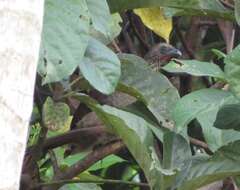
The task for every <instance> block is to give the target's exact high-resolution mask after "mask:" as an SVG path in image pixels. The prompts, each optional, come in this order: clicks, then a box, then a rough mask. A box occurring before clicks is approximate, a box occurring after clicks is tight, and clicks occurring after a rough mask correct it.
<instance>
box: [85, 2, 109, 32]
mask: <svg viewBox="0 0 240 190" xmlns="http://www.w3.org/2000/svg"><path fill="white" fill-rule="evenodd" d="M86 3H87V6H88V10H89V13H90V17H91V20H92V26H93V27H94V28H95V29H96V30H98V31H99V32H102V33H103V34H104V35H106V36H108V35H110V31H109V30H110V26H109V23H110V21H111V20H110V18H111V14H110V10H109V7H108V4H107V1H106V0H101V1H96V0H86Z"/></svg>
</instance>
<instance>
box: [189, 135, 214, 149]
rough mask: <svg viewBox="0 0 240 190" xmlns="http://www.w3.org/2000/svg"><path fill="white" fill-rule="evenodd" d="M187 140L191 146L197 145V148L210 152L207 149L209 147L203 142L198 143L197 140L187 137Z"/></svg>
mask: <svg viewBox="0 0 240 190" xmlns="http://www.w3.org/2000/svg"><path fill="white" fill-rule="evenodd" d="M189 140H190V142H191V143H192V144H194V145H197V146H199V147H202V148H204V149H205V150H207V151H210V152H211V150H210V149H209V146H208V145H207V143H205V142H203V141H200V140H198V139H195V138H192V137H189Z"/></svg>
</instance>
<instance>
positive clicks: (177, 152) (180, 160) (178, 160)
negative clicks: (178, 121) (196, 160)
mask: <svg viewBox="0 0 240 190" xmlns="http://www.w3.org/2000/svg"><path fill="white" fill-rule="evenodd" d="M191 156H192V154H191V150H190V145H189V144H188V142H187V141H186V140H185V139H184V138H183V137H182V136H181V135H179V134H176V133H174V132H166V133H165V134H164V141H163V168H164V169H168V170H170V171H172V172H173V173H174V175H165V176H164V182H165V186H168V187H170V186H172V185H173V183H174V181H175V178H176V175H177V174H178V172H179V171H181V170H182V169H183V168H184V167H185V161H186V160H188V159H190V158H191Z"/></svg>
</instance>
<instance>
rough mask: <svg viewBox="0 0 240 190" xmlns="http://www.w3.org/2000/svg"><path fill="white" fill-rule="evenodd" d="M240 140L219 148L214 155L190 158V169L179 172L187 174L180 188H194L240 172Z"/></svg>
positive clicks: (184, 189) (181, 189) (190, 189)
mask: <svg viewBox="0 0 240 190" xmlns="http://www.w3.org/2000/svg"><path fill="white" fill-rule="evenodd" d="M239 145H240V141H236V142H234V143H231V144H229V145H227V146H224V147H222V148H221V149H219V150H218V151H217V152H216V153H215V154H214V155H213V156H212V157H209V158H207V157H205V158H202V159H199V158H197V157H193V159H191V160H189V163H188V164H189V169H188V170H187V171H186V170H185V171H182V173H180V174H179V177H181V175H185V176H186V178H185V179H184V180H185V182H184V183H182V184H181V185H180V187H179V188H178V189H179V190H192V189H197V188H199V187H201V186H204V185H207V184H209V183H212V182H214V181H218V180H221V179H224V178H226V177H230V176H236V175H239V174H240V152H239Z"/></svg>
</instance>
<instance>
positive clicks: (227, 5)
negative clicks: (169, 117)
mask: <svg viewBox="0 0 240 190" xmlns="http://www.w3.org/2000/svg"><path fill="white" fill-rule="evenodd" d="M220 2H221V3H222V4H223V5H224V6H225V7H226V8H228V9H231V10H234V5H233V4H231V3H228V2H227V1H224V0H220Z"/></svg>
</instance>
